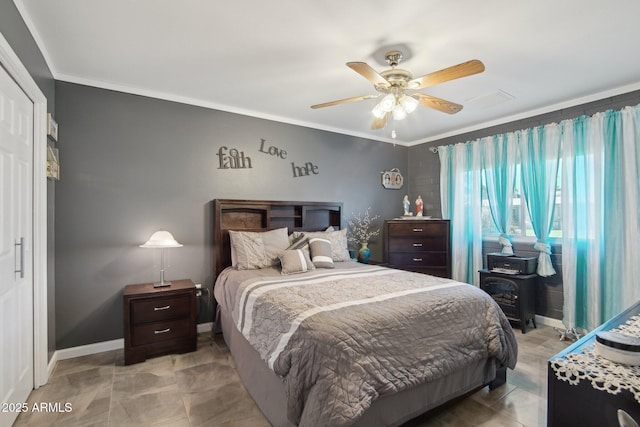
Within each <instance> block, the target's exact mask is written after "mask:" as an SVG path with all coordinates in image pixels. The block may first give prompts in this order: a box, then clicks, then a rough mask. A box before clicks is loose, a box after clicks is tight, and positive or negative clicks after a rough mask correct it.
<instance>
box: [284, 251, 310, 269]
mask: <svg viewBox="0 0 640 427" xmlns="http://www.w3.org/2000/svg"><path fill="white" fill-rule="evenodd" d="M280 264H282V274H295V273H304V272H305V271H309V270H315V268H316V267H315V266H314V265H313V263H312V262H311V259H309V251H305V250H302V249H287V250H285V251H284V252H282V253H281V254H280Z"/></svg>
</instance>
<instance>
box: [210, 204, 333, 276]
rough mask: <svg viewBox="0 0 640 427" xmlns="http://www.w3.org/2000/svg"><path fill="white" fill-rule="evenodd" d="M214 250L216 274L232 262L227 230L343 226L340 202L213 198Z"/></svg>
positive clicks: (295, 229)
mask: <svg viewBox="0 0 640 427" xmlns="http://www.w3.org/2000/svg"><path fill="white" fill-rule="evenodd" d="M213 212H214V214H213V230H214V232H213V234H214V235H213V246H214V248H213V251H214V254H213V256H214V268H215V273H216V277H217V275H218V274H219V273H220V272H221V271H222V270H223V269H225V268H226V267H228V266H229V265H231V249H230V244H229V230H235V231H268V230H273V229H276V228H282V227H287V228H288V229H289V233H292V232H294V231H317V230H324V229H326V228H327V227H329V226H333V227H335V228H336V229H339V228H342V203H340V202H285V201H274V200H233V199H215V200H214V201H213Z"/></svg>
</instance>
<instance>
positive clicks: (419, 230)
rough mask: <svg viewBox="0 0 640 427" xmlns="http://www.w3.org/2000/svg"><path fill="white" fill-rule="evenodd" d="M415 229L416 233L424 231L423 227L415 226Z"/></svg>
mask: <svg viewBox="0 0 640 427" xmlns="http://www.w3.org/2000/svg"><path fill="white" fill-rule="evenodd" d="M413 231H414V233H420V232H422V228H414V229H413Z"/></svg>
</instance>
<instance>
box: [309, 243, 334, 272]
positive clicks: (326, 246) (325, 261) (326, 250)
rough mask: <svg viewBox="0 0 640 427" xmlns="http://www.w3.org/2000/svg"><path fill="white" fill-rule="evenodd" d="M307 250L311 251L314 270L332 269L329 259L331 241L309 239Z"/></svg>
mask: <svg viewBox="0 0 640 427" xmlns="http://www.w3.org/2000/svg"><path fill="white" fill-rule="evenodd" d="M309 249H310V250H311V262H313V265H315V266H316V268H333V267H334V265H333V259H332V258H331V241H329V240H327V239H322V238H320V237H312V238H310V239H309Z"/></svg>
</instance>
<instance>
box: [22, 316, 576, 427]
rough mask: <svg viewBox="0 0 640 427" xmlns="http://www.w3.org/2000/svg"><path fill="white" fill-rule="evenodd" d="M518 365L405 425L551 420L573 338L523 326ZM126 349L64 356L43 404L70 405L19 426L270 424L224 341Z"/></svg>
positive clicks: (534, 425) (531, 424) (38, 393)
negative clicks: (550, 385)
mask: <svg viewBox="0 0 640 427" xmlns="http://www.w3.org/2000/svg"><path fill="white" fill-rule="evenodd" d="M516 335H517V338H518V344H519V358H518V365H517V367H516V369H515V371H508V373H507V384H505V385H504V386H502V387H499V388H498V389H496V390H494V391H492V392H489V391H488V389H487V388H484V389H482V390H480V391H477V392H476V393H473V394H471V395H469V396H466V397H464V398H461V399H458V400H456V401H454V402H450V403H449V404H446V405H444V406H443V407H440V408H437V409H435V410H433V411H431V412H429V413H427V414H425V415H423V416H421V417H418V418H416V419H414V420H412V421H410V422H408V423H406V424H405V427H417V426H420V427H426V426H434V427H436V426H437V427H441V426H456V427H460V426H491V427H494V426H496V427H497V426H509V427H510V426H518V427H521V426H527V427H543V426H546V393H547V388H546V382H547V381H546V376H547V359H548V358H549V357H551V356H552V355H554V354H556V353H557V352H559V351H560V350H562V349H563V348H564V347H565V346H566V345H568V344H569V343H568V342H561V341H559V339H558V338H559V335H558V334H557V333H556V332H555V331H554V330H553V329H552V328H549V327H544V326H542V327H538V329H535V330H531V331H529V332H527V333H526V334H524V335H523V334H521V333H520V331H519V330H518V331H516ZM123 359H124V357H123V352H122V350H117V351H109V352H104V353H99V354H95V355H91V356H84V357H78V358H75V359H68V360H62V361H59V362H58V364H57V365H56V367H55V369H54V371H53V374H52V375H51V378H50V379H49V383H48V384H47V385H45V386H43V387H41V388H39V389H38V390H34V391H33V393H31V395H30V397H29V407H32V406H33V404H34V403H40V402H60V403H61V404H62V405H61V406H62V407H64V404H65V403H69V404H70V405H71V411H69V412H63V411H60V412H59V413H51V412H49V413H46V412H25V413H23V414H20V416H19V417H18V419H17V421H16V423H15V424H14V426H52V425H55V426H118V427H120V426H172V427H173V426H201V425H207V426H229V427H231V426H242V427H245V426H250V427H253V426H255V427H259V426H269V423H268V422H267V420H266V419H265V418H264V416H263V415H262V413H261V412H260V410H258V408H257V407H256V406H255V404H254V402H253V400H252V399H251V397H249V395H248V393H247V392H246V390H245V389H244V387H243V386H242V385H241V383H240V380H239V378H238V375H237V373H236V372H235V370H234V365H233V362H232V359H231V355H230V354H229V350H228V349H227V347H226V345H225V344H224V341H223V340H222V338H221V337H220V336H216V339H215V340H214V341H213V342H211V340H210V336H209V335H208V334H201V335H200V336H199V339H198V350H197V351H196V352H193V353H187V354H181V355H168V356H161V357H156V358H152V359H148V360H147V361H146V362H144V363H139V364H135V365H129V366H124V364H123Z"/></svg>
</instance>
